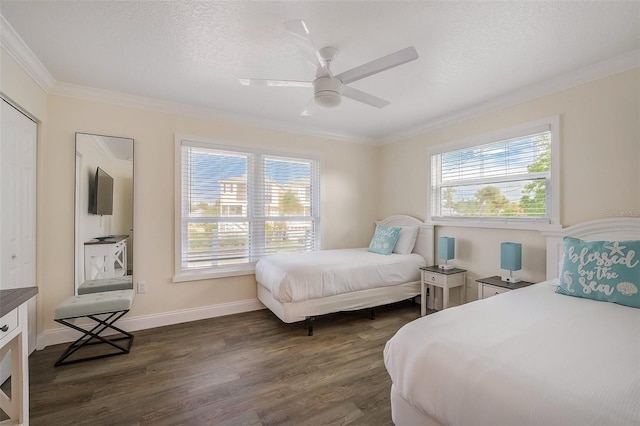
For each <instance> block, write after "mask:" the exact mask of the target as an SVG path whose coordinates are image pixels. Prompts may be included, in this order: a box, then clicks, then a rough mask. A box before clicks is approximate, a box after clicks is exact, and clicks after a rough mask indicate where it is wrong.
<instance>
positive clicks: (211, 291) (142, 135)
mask: <svg viewBox="0 0 640 426" xmlns="http://www.w3.org/2000/svg"><path fill="white" fill-rule="evenodd" d="M47 109H48V112H49V123H50V125H49V126H48V134H47V143H48V145H49V147H50V148H51V149H48V150H47V154H48V158H47V161H48V162H50V163H51V164H55V165H56V167H52V168H46V169H44V170H42V171H41V173H42V178H43V181H44V187H43V188H42V192H43V198H44V200H43V202H44V203H45V204H48V205H50V206H51V208H50V209H49V211H48V213H47V214H48V218H47V222H48V223H51V224H55V225H54V226H48V227H47V228H48V232H47V235H46V238H45V239H44V241H42V248H43V252H44V256H43V257H42V258H41V259H40V260H41V262H42V263H43V269H44V271H45V274H44V279H43V284H44V285H46V286H47V287H48V288H49V289H50V291H48V292H47V296H46V298H45V299H44V300H43V318H44V320H43V327H42V329H41V332H44V331H47V330H51V329H54V328H58V325H57V324H56V323H54V322H53V321H52V318H53V311H54V309H55V306H56V305H57V304H58V303H60V302H61V301H62V300H63V299H64V298H65V297H67V296H69V295H71V294H73V226H74V222H73V197H74V195H73V188H74V157H75V156H74V134H75V132H84V133H94V134H102V135H114V136H121V137H129V138H133V139H134V144H135V159H134V163H135V164H134V170H135V171H134V194H135V207H134V229H135V245H134V280H135V281H146V282H147V291H148V292H147V294H140V295H138V296H137V297H136V302H135V304H134V307H133V310H132V312H131V313H130V314H129V315H128V318H136V317H145V318H157V317H158V316H162V315H163V314H165V313H168V312H174V313H175V312H183V311H189V310H197V309H201V308H205V307H210V306H216V305H224V304H229V303H236V302H242V301H246V300H251V299H253V300H255V298H256V283H255V278H254V276H253V275H249V276H242V277H232V278H222V279H215V280H201V281H193V282H183V283H173V282H172V277H173V275H174V271H173V267H174V266H173V265H174V236H173V235H174V138H175V134H176V133H179V134H188V135H195V136H200V137H205V138H210V139H213V140H218V141H221V142H223V143H227V144H237V145H244V146H260V147H265V148H267V149H269V150H274V151H282V152H296V153H304V154H312V155H315V156H318V157H319V158H320V159H321V170H322V179H321V198H322V205H321V215H322V242H323V246H324V248H337V247H358V246H364V245H366V244H368V243H369V239H370V237H371V233H372V231H373V222H374V220H376V219H377V216H376V214H375V213H376V202H377V201H376V196H377V189H378V185H377V167H376V165H377V159H378V148H377V147H374V146H366V145H361V144H353V143H346V142H342V141H333V140H329V139H323V138H317V137H311V136H302V135H295V134H289V133H284V132H278V131H271V130H264V129H258V128H251V127H249V126H244V125H239V124H235V123H229V122H224V121H221V120H215V119H202V118H193V117H185V116H180V115H172V114H167V113H160V112H154V111H151V110H143V109H136V108H128V107H123V106H118V105H112V104H107V103H103V102H95V101H86V100H80V99H75V98H69V97H63V96H56V95H49V97H48V108H47ZM54 148H55V149H54Z"/></svg>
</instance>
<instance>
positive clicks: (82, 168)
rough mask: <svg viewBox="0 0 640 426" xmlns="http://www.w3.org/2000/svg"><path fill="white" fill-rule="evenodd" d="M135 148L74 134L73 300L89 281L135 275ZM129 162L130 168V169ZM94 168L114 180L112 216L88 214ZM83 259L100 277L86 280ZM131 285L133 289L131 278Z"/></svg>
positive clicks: (104, 137) (115, 139)
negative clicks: (88, 260) (90, 262)
mask: <svg viewBox="0 0 640 426" xmlns="http://www.w3.org/2000/svg"><path fill="white" fill-rule="evenodd" d="M88 143H91V145H87V144H88ZM127 144H129V145H130V148H129V147H128V146H127ZM134 148H135V143H134V139H133V138H126V137H120V136H110V135H100V134H92V133H84V132H76V134H75V179H74V183H75V185H74V294H75V295H78V287H79V286H80V285H82V283H83V282H85V281H86V280H88V279H96V278H110V277H117V276H126V275H133V261H134V258H133V230H134V226H133V225H134V202H135V201H134V200H135V197H134V174H135V173H134V171H135V161H134V152H135V149H134ZM127 162H130V163H131V165H130V167H128V166H127ZM98 167H99V168H100V169H102V170H103V171H106V172H107V173H108V174H109V176H110V177H112V183H113V196H112V214H111V215H98V214H92V213H89V198H90V194H93V193H94V191H95V189H94V185H95V173H96V170H97V168H98ZM129 170H130V171H129ZM98 234H99V235H98ZM96 237H98V238H96ZM117 250H119V251H117ZM106 253H109V254H108V255H107V254H106ZM103 254H104V257H103ZM86 255H91V256H92V260H95V261H94V262H93V264H94V265H93V266H92V267H91V273H92V274H93V275H96V274H101V275H96V276H94V277H93V278H88V277H86V273H87V272H86V271H85V269H86V268H85V267H86V265H87V262H86V260H85V256H86ZM123 256H124V257H123ZM116 259H117V262H114V260H116ZM109 260H110V261H109ZM101 262H102V264H101ZM109 265H111V266H109ZM131 279H132V284H133V277H132V278H131Z"/></svg>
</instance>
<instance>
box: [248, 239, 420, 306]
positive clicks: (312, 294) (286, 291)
mask: <svg viewBox="0 0 640 426" xmlns="http://www.w3.org/2000/svg"><path fill="white" fill-rule="evenodd" d="M422 266H425V260H424V258H423V257H422V256H420V255H419V254H415V253H413V254H404V255H403V254H391V255H388V256H387V255H382V254H377V253H371V252H369V251H367V249H366V248H358V249H341V250H321V251H315V252H307V253H285V254H275V255H272V256H267V257H264V258H262V259H260V260H259V261H258V263H257V264H256V280H257V281H258V283H259V284H260V285H262V286H263V287H265V288H267V289H268V290H269V291H270V292H271V294H273V296H274V298H276V299H277V300H279V301H281V302H300V301H303V300H309V299H316V298H320V297H326V296H333V295H336V294H342V293H349V292H352V291H358V290H364V289H368V288H375V287H385V286H390V285H397V284H403V283H407V282H412V281H419V280H420V273H419V272H420V271H419V270H418V268H420V267H422Z"/></svg>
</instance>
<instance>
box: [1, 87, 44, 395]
mask: <svg viewBox="0 0 640 426" xmlns="http://www.w3.org/2000/svg"><path fill="white" fill-rule="evenodd" d="M0 103H2V107H1V108H2V109H1V112H0V118H1V125H0V213H1V214H0V290H2V289H5V290H6V289H14V288H21V287H31V286H36V148H37V125H36V123H35V122H34V121H33V120H31V119H30V118H29V117H27V116H26V115H24V114H23V113H22V112H20V111H18V110H17V109H16V108H14V107H13V106H12V105H10V104H9V103H8V102H6V101H5V100H4V99H0ZM28 313H29V314H28V315H29V332H28V335H29V352H31V351H33V350H35V347H36V329H35V327H36V301H35V299H32V300H31V301H30V302H28ZM0 367H2V368H0V383H2V382H4V380H5V379H6V378H7V377H6V376H5V374H6V371H7V369H6V368H5V364H4V363H0Z"/></svg>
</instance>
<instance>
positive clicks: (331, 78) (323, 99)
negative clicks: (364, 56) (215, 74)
mask: <svg viewBox="0 0 640 426" xmlns="http://www.w3.org/2000/svg"><path fill="white" fill-rule="evenodd" d="M284 26H285V28H286V29H287V30H288V31H289V32H291V33H292V34H294V35H295V36H296V38H297V39H298V41H299V42H300V43H299V44H300V46H301V51H302V53H303V54H304V56H305V58H306V59H307V60H309V62H311V63H312V65H313V66H315V67H316V78H315V79H314V80H313V81H297V80H268V79H256V78H240V79H238V80H239V81H240V84H242V85H243V86H276V87H306V88H313V93H314V98H313V101H312V102H311V103H310V105H309V106H307V108H305V110H304V111H302V113H301V115H311V111H312V106H313V104H314V102H315V104H316V105H320V106H322V107H325V108H333V107H336V106H338V105H340V102H341V101H342V96H346V97H347V98H350V99H353V100H355V101H358V102H362V103H365V104H367V105H371V106H373V107H376V108H383V107H385V106H387V105H389V101H387V100H385V99H381V98H379V97H377V96H374V95H371V94H369V93H366V92H363V91H361V90H358V89H354V88H353V87H351V86H348V84H349V83H352V82H354V81H357V80H360V79H363V78H365V77H369V76H371V75H373V74H377V73H379V72H382V71H385V70H388V69H390V68H393V67H397V66H398V65H402V64H405V63H407V62H409V61H413V60H415V59H418V52H417V51H416V49H415V47H413V46H411V47H407V48H405V49H402V50H399V51H397V52H394V53H391V54H389V55H386V56H383V57H381V58H378V59H376V60H374V61H371V62H367V63H366V64H363V65H360V66H357V67H355V68H352V69H350V70H348V71H344V72H342V73H340V74H337V75H334V74H333V73H332V72H331V63H332V62H333V60H334V58H335V57H336V55H337V54H338V49H336V48H334V47H329V46H327V47H322V48H320V49H318V48H316V45H315V44H314V42H313V41H312V39H311V33H310V31H309V27H307V24H306V23H305V22H304V21H303V20H296V21H288V22H285V23H284Z"/></svg>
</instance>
